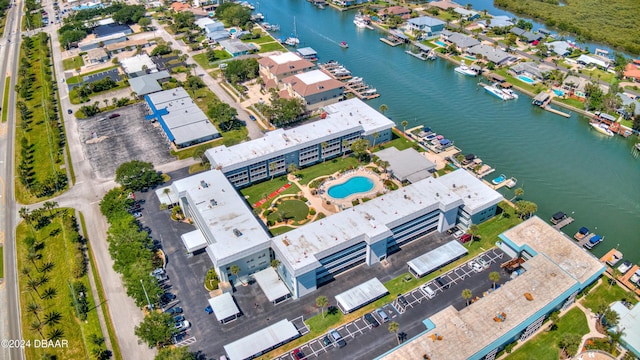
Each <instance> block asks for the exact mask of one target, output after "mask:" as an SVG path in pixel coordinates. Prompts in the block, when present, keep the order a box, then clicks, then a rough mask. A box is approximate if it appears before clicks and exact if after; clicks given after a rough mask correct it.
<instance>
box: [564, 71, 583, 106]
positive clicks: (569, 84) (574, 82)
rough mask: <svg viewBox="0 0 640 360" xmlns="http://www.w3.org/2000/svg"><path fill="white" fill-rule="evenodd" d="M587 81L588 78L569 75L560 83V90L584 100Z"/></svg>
mask: <svg viewBox="0 0 640 360" xmlns="http://www.w3.org/2000/svg"><path fill="white" fill-rule="evenodd" d="M588 83H589V80H587V79H585V78H581V77H578V76H573V75H569V76H567V77H566V78H565V79H564V82H563V83H562V90H564V91H565V93H567V92H568V95H570V96H575V97H577V98H578V99H581V100H584V99H586V97H587V94H586V90H585V88H586V86H587V84H588Z"/></svg>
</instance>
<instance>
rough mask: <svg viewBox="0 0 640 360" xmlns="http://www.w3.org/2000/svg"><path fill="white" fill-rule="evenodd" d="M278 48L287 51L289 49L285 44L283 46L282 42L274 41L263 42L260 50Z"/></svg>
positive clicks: (267, 50)
mask: <svg viewBox="0 0 640 360" xmlns="http://www.w3.org/2000/svg"><path fill="white" fill-rule="evenodd" d="M276 50H282V51H286V50H287V49H286V48H285V47H284V46H282V44H280V43H279V42H277V41H274V42H271V43H266V44H261V45H260V51H259V52H260V53H265V52H270V51H276Z"/></svg>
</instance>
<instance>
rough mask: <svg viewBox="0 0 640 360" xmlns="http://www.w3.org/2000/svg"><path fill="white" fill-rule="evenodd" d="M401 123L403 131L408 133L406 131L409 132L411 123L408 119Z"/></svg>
mask: <svg viewBox="0 0 640 360" xmlns="http://www.w3.org/2000/svg"><path fill="white" fill-rule="evenodd" d="M400 125H402V133H403V134H405V135H406V133H407V125H409V122H408V121H407V120H402V122H401V123H400Z"/></svg>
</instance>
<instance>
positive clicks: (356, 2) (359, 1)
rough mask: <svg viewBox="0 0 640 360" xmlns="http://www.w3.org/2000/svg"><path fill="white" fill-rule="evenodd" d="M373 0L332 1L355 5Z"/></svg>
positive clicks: (342, 4) (339, 4)
mask: <svg viewBox="0 0 640 360" xmlns="http://www.w3.org/2000/svg"><path fill="white" fill-rule="evenodd" d="M370 1H371V0H333V1H332V2H333V3H334V4H336V5H338V6H353V5H360V4H364V3H368V2H370Z"/></svg>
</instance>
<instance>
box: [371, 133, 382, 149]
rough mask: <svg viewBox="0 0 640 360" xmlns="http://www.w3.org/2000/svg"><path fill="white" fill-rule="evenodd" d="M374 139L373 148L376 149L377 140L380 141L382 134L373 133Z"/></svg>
mask: <svg viewBox="0 0 640 360" xmlns="http://www.w3.org/2000/svg"><path fill="white" fill-rule="evenodd" d="M372 137H373V147H374V148H375V147H376V140H378V138H379V137H380V133H379V132H377V131H376V132H374V133H373V135H372Z"/></svg>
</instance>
